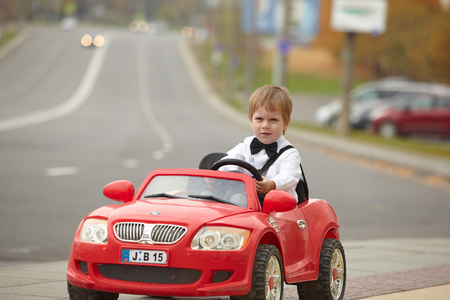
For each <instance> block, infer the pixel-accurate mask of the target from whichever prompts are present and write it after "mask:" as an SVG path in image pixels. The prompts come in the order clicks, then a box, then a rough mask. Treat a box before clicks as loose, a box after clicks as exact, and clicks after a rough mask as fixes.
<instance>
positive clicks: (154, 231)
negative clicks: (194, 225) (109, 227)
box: [114, 222, 187, 244]
mask: <svg viewBox="0 0 450 300" xmlns="http://www.w3.org/2000/svg"><path fill="white" fill-rule="evenodd" d="M186 232H187V228H186V227H183V226H178V225H170V224H145V223H136V222H124V223H117V224H116V225H114V234H115V235H116V237H117V238H118V239H119V240H121V241H124V242H141V243H152V244H173V243H176V242H178V241H179V240H180V239H181V238H182V237H183V236H184V235H185V234H186Z"/></svg>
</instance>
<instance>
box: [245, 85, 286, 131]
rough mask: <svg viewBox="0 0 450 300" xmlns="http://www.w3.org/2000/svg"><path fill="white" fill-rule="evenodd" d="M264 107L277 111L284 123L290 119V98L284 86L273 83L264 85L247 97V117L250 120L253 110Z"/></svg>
mask: <svg viewBox="0 0 450 300" xmlns="http://www.w3.org/2000/svg"><path fill="white" fill-rule="evenodd" d="M260 107H264V108H265V109H266V110H268V111H270V112H273V111H279V112H280V113H281V115H282V117H283V121H284V124H288V123H289V122H290V121H291V113H292V99H291V95H290V94H289V91H288V90H287V89H286V88H285V87H280V86H275V85H264V86H262V87H260V88H259V89H257V90H256V91H254V92H253V94H252V95H251V96H250V98H249V99H248V118H249V119H250V120H252V118H253V114H254V113H255V111H256V110H257V109H258V108H260Z"/></svg>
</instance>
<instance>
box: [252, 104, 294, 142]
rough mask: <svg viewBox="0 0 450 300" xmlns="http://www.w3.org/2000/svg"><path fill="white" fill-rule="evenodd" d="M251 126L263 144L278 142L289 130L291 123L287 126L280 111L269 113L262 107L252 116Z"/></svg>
mask: <svg viewBox="0 0 450 300" xmlns="http://www.w3.org/2000/svg"><path fill="white" fill-rule="evenodd" d="M251 126H252V129H253V133H254V135H255V136H256V138H257V139H258V140H259V141H260V142H261V143H263V144H271V143H273V142H276V141H277V140H278V139H279V138H280V137H281V136H282V135H283V131H284V130H287V128H288V126H289V123H287V124H285V123H284V120H283V117H282V115H281V113H280V112H279V111H277V110H276V111H267V110H266V108H265V107H262V106H260V107H259V108H258V109H257V110H256V111H255V113H254V114H253V116H252V120H251Z"/></svg>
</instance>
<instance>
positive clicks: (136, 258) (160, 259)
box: [121, 249, 167, 265]
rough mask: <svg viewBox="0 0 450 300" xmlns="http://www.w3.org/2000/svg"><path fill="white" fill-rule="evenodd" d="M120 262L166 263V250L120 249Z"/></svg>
mask: <svg viewBox="0 0 450 300" xmlns="http://www.w3.org/2000/svg"><path fill="white" fill-rule="evenodd" d="M121 261H122V262H125V263H145V264H162V265H165V264H167V252H165V251H154V250H134V249H122V260H121Z"/></svg>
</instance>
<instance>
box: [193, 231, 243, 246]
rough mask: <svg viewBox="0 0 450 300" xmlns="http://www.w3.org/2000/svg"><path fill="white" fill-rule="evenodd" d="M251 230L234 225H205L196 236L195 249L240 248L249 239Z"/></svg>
mask: <svg viewBox="0 0 450 300" xmlns="http://www.w3.org/2000/svg"><path fill="white" fill-rule="evenodd" d="M249 236H250V231H248V230H244V229H239V228H233V227H203V228H202V229H201V230H200V231H199V232H198V233H197V234H196V235H195V237H194V239H193V240H192V243H191V248H192V249H194V250H240V249H242V248H243V247H244V246H245V244H246V243H247V241H248V238H249Z"/></svg>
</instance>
